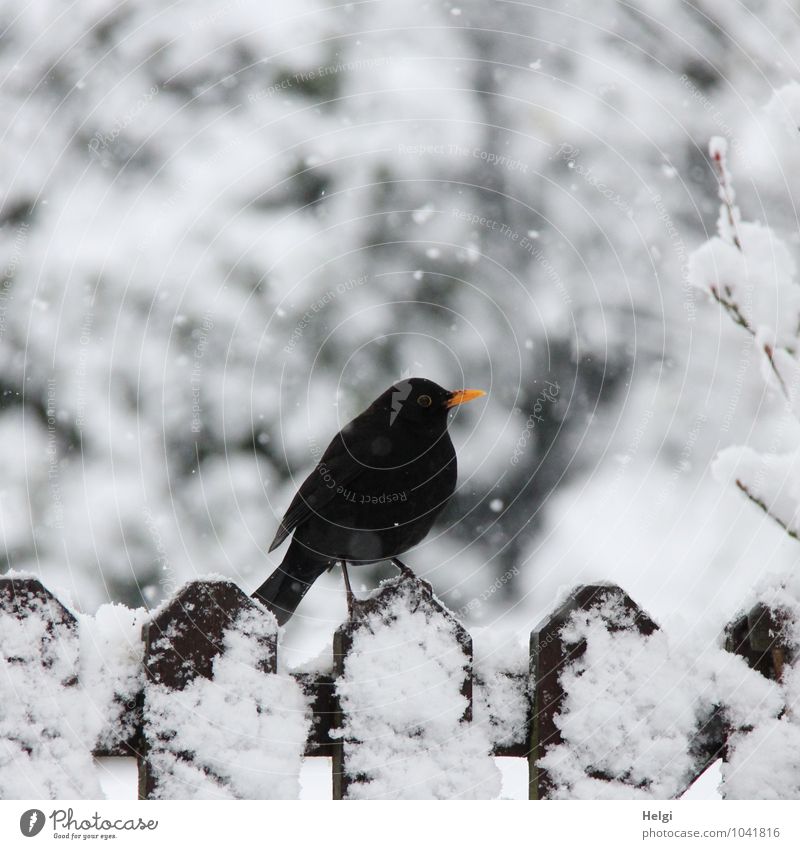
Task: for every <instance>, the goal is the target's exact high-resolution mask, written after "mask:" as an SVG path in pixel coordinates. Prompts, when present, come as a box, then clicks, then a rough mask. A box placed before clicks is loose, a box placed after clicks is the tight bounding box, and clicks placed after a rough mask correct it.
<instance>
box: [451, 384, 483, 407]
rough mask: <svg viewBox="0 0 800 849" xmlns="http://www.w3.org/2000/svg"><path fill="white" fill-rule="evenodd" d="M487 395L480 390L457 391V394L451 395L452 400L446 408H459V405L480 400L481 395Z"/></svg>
mask: <svg viewBox="0 0 800 849" xmlns="http://www.w3.org/2000/svg"><path fill="white" fill-rule="evenodd" d="M485 394H486V393H485V392H482V391H481V390H480V389H457V390H456V391H455V392H451V393H450V398H449V399H448V401H447V403H446V404H445V406H446V407H447V408H448V409H449V408H450V407H457V406H458V405H459V404H466V403H467V401H474V400H475V399H476V398H480V397H481V395H485Z"/></svg>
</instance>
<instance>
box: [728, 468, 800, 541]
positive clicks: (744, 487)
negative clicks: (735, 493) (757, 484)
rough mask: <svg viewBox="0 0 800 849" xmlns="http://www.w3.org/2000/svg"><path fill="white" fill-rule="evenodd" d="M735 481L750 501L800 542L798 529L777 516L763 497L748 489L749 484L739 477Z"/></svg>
mask: <svg viewBox="0 0 800 849" xmlns="http://www.w3.org/2000/svg"><path fill="white" fill-rule="evenodd" d="M735 483H736V486H737V488H738V489H740V490H741V491H742V492H743V493H744V494H745V495H746V496H747V497H748V498H749V499H750V501H752V502H753V504H755V505H756V507H759V508H760V509H761V510H763V511H764V512H765V513H766V514H767V516H769V517H770V519H772V520H773V521H774V522H777V524H779V525H780V526H781V527H782V528H783V530H784V531H786V533H787V534H788V535H789V536H790V537H791V538H792V539H794V540H797V541H798V542H800V535H798V533H797V531H795V530H793V529H792V528H791V527H789V525H788V524H787V523H786V522H784V520H783V519H781V518H780V516H776V515H775V514H774V513H773V512H772V511H771V510H770V509H769V507H768V506H767V503H766V502H765V501H763V500H762V499H761V498H758V496H756V495H753V493H752V492H751V491H750V490H749V489H748V487H747V484H745V483H743V482H742V481H741V480H740V479H739V478H736V481H735Z"/></svg>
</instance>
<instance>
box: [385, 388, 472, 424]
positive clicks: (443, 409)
mask: <svg viewBox="0 0 800 849" xmlns="http://www.w3.org/2000/svg"><path fill="white" fill-rule="evenodd" d="M485 394H486V393H485V392H482V391H481V390H480V389H458V390H456V391H455V392H449V391H448V390H447V389H443V388H442V387H441V386H439V384H438V383H434V382H433V381H432V380H426V379H425V378H423V377H410V378H407V379H405V380H401V381H400V382H399V383H396V384H395V385H394V386H392V388H391V389H388V390H387V391H386V392H385V393H384V394H383V395H382V396H381V398H382V399H385V401H386V402H388V403H386V404H383V405H382V406H384V407H386V406H388V413H389V425H390V426H393V425H395V424H396V423H399V422H404V423H409V424H410V423H416V424H421V425H430V426H432V427H434V428H436V427H437V426H440V427H445V426H446V425H447V414H448V412H449V411H450V410H451V409H452V408H453V407H457V406H459V405H460V404H465V403H466V402H467V401H472V400H473V399H475V398H480V397H481V395H485Z"/></svg>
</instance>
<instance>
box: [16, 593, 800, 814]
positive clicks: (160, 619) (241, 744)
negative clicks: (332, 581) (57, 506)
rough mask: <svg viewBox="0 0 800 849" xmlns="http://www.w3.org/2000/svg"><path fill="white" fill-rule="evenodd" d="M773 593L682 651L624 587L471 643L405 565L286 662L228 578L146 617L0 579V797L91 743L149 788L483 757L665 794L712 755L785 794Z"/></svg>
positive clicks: (451, 765)
mask: <svg viewBox="0 0 800 849" xmlns="http://www.w3.org/2000/svg"><path fill="white" fill-rule="evenodd" d="M793 617H794V613H793V611H792V610H790V609H789V608H787V607H786V606H785V605H784V606H781V605H779V604H778V603H777V602H776V604H775V605H773V606H772V607H770V606H767V605H760V606H758V607H756V608H754V609H753V610H751V611H750V613H749V614H747V615H746V616H742V617H740V618H739V619H737V620H736V621H735V622H733V623H731V625H730V626H729V628H728V629H727V631H726V634H725V636H724V641H725V645H724V647H723V646H722V645H720V646H718V647H712V648H711V649H708V648H706V649H705V650H704V651H703V652H702V653H700V654H699V655H698V654H692V653H691V652H690V651H689V650H688V649H687V648H686V647H685V646H681V645H675V644H673V643H672V642H671V641H670V639H669V637H668V635H667V634H666V633H665V632H664V631H663V630H660V629H659V628H658V626H657V624H656V623H655V622H654V621H653V620H652V619H651V618H650V617H649V616H648V615H647V614H646V613H645V612H644V611H642V610H641V609H640V608H639V607H638V606H637V605H636V604H635V602H634V601H633V600H632V599H630V598H629V597H628V596H627V595H626V594H625V593H624V592H623V591H622V590H621V589H619V588H618V587H615V586H612V585H592V586H582V587H579V588H577V589H576V590H575V591H574V592H573V593H571V594H570V596H569V597H568V598H567V600H566V601H565V603H564V604H562V605H561V606H560V607H559V608H558V609H557V610H556V611H555V612H554V613H553V614H552V615H551V616H550V617H548V618H547V619H546V620H545V621H544V622H542V623H541V624H540V625H539V626H538V627H537V628H536V629H535V630H534V631H533V633H532V635H531V642H530V654H529V657H527V658H526V657H525V656H524V655H523V654H520V653H515V651H514V649H513V647H509V646H508V645H507V644H506V645H503V644H502V643H500V642H497V641H493V639H492V635H491V633H490V632H487V633H483V634H480V635H478V638H477V640H476V646H475V650H473V640H472V639H471V637H470V635H469V634H468V633H467V632H466V631H465V630H464V628H463V627H462V625H461V624H460V623H459V622H458V621H457V620H456V619H455V617H454V616H453V615H452V614H451V613H450V612H449V611H448V610H447V609H446V608H444V607H443V606H442V605H441V603H440V602H438V600H437V599H436V598H435V596H434V595H433V593H432V592H431V588H430V586H429V585H428V584H426V583H425V582H423V581H414V580H412V579H410V578H408V577H401V578H398V579H396V580H393V581H390V582H387V583H386V584H384V585H383V586H382V587H381V589H380V590H379V591H378V592H377V593H376V594H375V595H374V596H373V597H372V598H370V599H369V600H367V601H364V602H361V603H359V604H358V606H357V609H356V611H355V613H354V616H353V618H352V619H351V620H350V621H349V622H347V623H345V625H343V626H342V627H341V628H340V629H339V630H338V631H337V632H336V634H335V635H334V640H333V653H332V657H331V664H330V671H327V672H302V673H301V672H288V671H287V670H285V669H284V668H283V667H282V664H281V662H280V653H279V644H278V629H277V626H276V623H275V620H274V618H273V617H272V615H271V614H270V613H269V612H267V611H266V610H265V609H264V608H263V607H261V606H260V605H259V604H257V603H256V602H254V601H252V600H251V599H250V598H248V597H247V595H245V593H243V592H242V591H241V590H240V589H239V588H238V587H237V586H235V585H234V584H231V583H229V582H226V581H222V580H213V581H197V582H193V583H191V584H188V585H186V586H185V587H184V588H183V589H182V590H181V591H180V592H179V593H178V594H177V595H176V596H175V597H174V598H173V599H171V600H170V601H169V602H167V603H165V604H163V605H162V606H161V607H160V608H158V610H156V611H154V612H153V613H151V614H149V615H146V614H144V613H143V612H142V611H130V610H127V609H126V608H124V607H120V606H116V605H108V606H106V607H104V608H101V609H100V611H98V614H97V615H96V616H94V617H88V616H82V615H78V616H76V615H73V614H72V613H70V611H69V610H67V609H66V608H65V607H64V606H63V605H62V604H61V603H60V602H59V601H58V600H57V599H56V598H54V597H53V596H52V595H51V594H50V593H49V592H48V590H46V589H45V588H44V587H43V586H42V585H41V584H40V583H39V582H38V581H36V580H34V579H31V578H24V579H23V578H4V579H0V665H2V669H0V797H2V798H14V797H24V798H32V797H51V798H58V797H62V798H63V797H68V798H81V797H83V798H93V797H97V796H99V795H100V791H99V787H98V786H97V784H96V779H95V777H94V770H93V768H92V757H93V755H106V756H108V755H120V756H123V755H128V756H131V755H132V756H134V757H136V758H137V759H138V762H139V776H140V782H139V795H140V797H141V798H292V797H296V796H297V794H298V791H299V781H298V775H299V770H300V765H301V762H302V759H303V757H314V756H327V757H331V758H332V764H333V794H334V798H339V799H341V798H437V799H438V798H493V797H496V796H497V795H498V793H499V791H500V778H499V772H498V769H497V766H496V763H495V761H494V757H495V756H507V757H519V758H527V759H528V763H529V776H530V797H531V798H532V799H543V798H609V797H610V798H652V799H658V798H674V797H677V796H679V795H680V794H681V793H682V792H683V791H684V790H685V789H686V788H688V787H689V786H690V785H691V784H692V782H693V781H694V780H695V779H696V778H697V777H698V776H699V775H700V774H701V773H702V772H703V771H704V770H705V769H706V767H707V766H708V765H709V764H710V763H711V762H713V761H714V760H716V759H717V758H719V757H724V758H725V763H724V766H723V786H722V792H723V794H724V795H726V796H727V797H729V798H780V797H791V798H796V797H797V796H798V795H800V792H798V790H799V788H798V782H800V779H799V778H798V776H797V768H796V765H797V763H798V762H800V757H798V754H799V753H800V726H798V724H797V722H796V720H795V718H794V717H795V715H796V714H797V713H798V711H797V710H795V711H794V712H793V711H792V710H791V707H792V704H793V703H794V702H797V694H798V693H800V669H798V666H800V665H798V666H795V665H794V664H795V656H796V652H795V645H796V633H795V632H796V631H797V624H796V617H795V618H793Z"/></svg>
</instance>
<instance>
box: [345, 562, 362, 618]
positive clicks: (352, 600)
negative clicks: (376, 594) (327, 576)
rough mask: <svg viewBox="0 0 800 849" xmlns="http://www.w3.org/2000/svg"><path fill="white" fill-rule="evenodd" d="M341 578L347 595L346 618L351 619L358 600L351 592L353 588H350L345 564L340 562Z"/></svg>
mask: <svg viewBox="0 0 800 849" xmlns="http://www.w3.org/2000/svg"><path fill="white" fill-rule="evenodd" d="M341 566H342V577H343V578H344V589H345V593H346V594H347V618H348V619H352V618H353V616H354V614H355V612H356V605H357V604H358V599H357V598H356V596H355V593H354V592H353V588H352V587H351V586H350V576H349V575H348V574H347V564H346V563H345V562H344V561H342V564H341Z"/></svg>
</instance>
